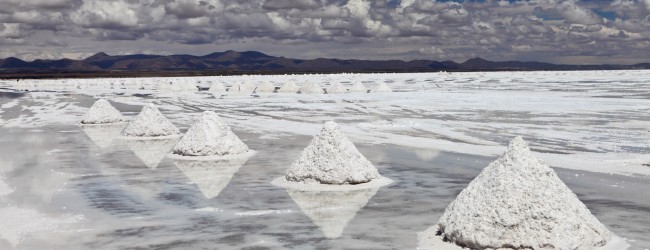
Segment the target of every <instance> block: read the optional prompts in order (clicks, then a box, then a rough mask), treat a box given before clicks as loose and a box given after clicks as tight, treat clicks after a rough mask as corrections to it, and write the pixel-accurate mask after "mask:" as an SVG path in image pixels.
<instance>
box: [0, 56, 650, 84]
mask: <svg viewBox="0 0 650 250" xmlns="http://www.w3.org/2000/svg"><path fill="white" fill-rule="evenodd" d="M608 69H650V63H641V64H634V65H614V64H606V65H566V64H551V63H544V62H534V61H533V62H522V61H503V62H494V61H488V60H484V59H481V58H472V59H469V60H467V61H465V62H462V63H456V62H453V61H434V60H413V61H402V60H341V59H328V58H317V59H307V60H306V59H292V58H285V57H276V56H270V55H266V54H264V53H261V52H257V51H246V52H237V51H232V50H229V51H225V52H215V53H211V54H208V55H204V56H193V55H145V54H135V55H117V56H111V55H108V54H106V53H103V52H101V53H97V54H95V55H93V56H91V57H88V58H86V59H82V60H73V59H59V60H41V59H38V60H34V61H31V62H28V61H23V60H21V59H18V58H15V57H10V58H6V59H0V77H2V76H3V75H4V76H11V75H29V74H34V75H38V74H55V73H78V74H83V73H95V74H97V73H103V74H107V73H111V72H115V73H119V72H122V73H134V72H149V73H156V72H159V73H165V72H166V73H170V72H172V73H173V72H175V73H177V74H181V73H182V72H186V73H190V72H194V73H197V72H198V73H201V72H203V73H206V72H207V73H210V74H217V73H219V74H238V73H306V72H319V73H333V72H426V71H497V70H504V71H511V70H608Z"/></svg>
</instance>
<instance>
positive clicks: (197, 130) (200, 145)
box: [173, 111, 249, 156]
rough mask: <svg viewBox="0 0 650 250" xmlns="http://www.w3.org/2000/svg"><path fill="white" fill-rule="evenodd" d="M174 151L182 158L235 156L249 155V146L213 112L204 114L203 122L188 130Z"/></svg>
mask: <svg viewBox="0 0 650 250" xmlns="http://www.w3.org/2000/svg"><path fill="white" fill-rule="evenodd" d="M173 151H174V154H176V155H181V156H233V155H242V154H247V153H249V149H248V146H246V144H244V142H242V141H241V140H240V139H239V137H237V135H235V133H233V132H232V130H230V127H228V125H226V124H225V123H224V122H223V121H221V119H220V118H219V116H218V115H217V114H216V113H214V112H212V111H205V112H203V115H201V120H200V121H198V122H197V123H196V124H194V125H192V127H190V129H189V130H187V133H185V136H183V138H182V139H181V140H180V141H179V142H178V143H177V144H176V146H174V150H173Z"/></svg>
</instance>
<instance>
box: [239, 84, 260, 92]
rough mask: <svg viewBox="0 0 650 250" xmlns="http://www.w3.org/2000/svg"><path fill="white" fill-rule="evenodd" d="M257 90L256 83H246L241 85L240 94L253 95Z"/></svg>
mask: <svg viewBox="0 0 650 250" xmlns="http://www.w3.org/2000/svg"><path fill="white" fill-rule="evenodd" d="M255 88H257V86H255V84H254V83H252V82H244V83H243V84H242V85H241V88H240V92H242V93H243V94H251V93H253V92H254V91H255Z"/></svg>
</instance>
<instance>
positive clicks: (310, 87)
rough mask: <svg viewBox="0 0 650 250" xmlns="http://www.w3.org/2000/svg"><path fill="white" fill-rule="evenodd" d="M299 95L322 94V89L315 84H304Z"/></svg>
mask: <svg viewBox="0 0 650 250" xmlns="http://www.w3.org/2000/svg"><path fill="white" fill-rule="evenodd" d="M300 93H301V94H323V88H322V87H321V86H320V84H318V83H315V82H310V83H305V84H304V85H302V86H301V87H300Z"/></svg>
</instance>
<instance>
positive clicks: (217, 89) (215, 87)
mask: <svg viewBox="0 0 650 250" xmlns="http://www.w3.org/2000/svg"><path fill="white" fill-rule="evenodd" d="M209 91H210V94H212V95H214V97H220V96H221V95H224V94H226V87H224V86H223V84H221V83H220V82H215V83H212V85H210V90H209Z"/></svg>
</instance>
